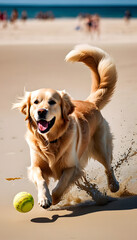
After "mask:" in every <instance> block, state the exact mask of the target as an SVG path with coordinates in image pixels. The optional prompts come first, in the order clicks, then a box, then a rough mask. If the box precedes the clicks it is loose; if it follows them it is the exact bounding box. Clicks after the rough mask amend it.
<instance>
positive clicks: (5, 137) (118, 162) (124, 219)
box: [0, 19, 137, 240]
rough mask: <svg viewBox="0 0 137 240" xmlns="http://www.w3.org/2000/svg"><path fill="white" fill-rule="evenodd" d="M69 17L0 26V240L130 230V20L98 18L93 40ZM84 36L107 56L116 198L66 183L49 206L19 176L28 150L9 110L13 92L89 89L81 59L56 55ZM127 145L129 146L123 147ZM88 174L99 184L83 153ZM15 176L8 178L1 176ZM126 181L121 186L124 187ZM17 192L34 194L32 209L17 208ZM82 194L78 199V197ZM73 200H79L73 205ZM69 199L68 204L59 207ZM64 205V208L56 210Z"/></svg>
mask: <svg viewBox="0 0 137 240" xmlns="http://www.w3.org/2000/svg"><path fill="white" fill-rule="evenodd" d="M76 25H77V20H72V19H71V20H67V19H66V20H64V21H63V20H56V21H53V22H38V21H28V22H26V24H24V25H23V24H22V23H21V22H18V23H17V26H16V27H17V28H16V29H14V27H13V26H11V25H9V26H8V28H7V29H2V26H0V36H1V37H0V75H1V94H0V109H1V113H0V123H1V124H0V150H1V161H0V165H1V166H0V189H1V195H0V196H1V198H0V239H3V240H9V239H10V240H12V239H14V240H16V239H20V240H22V239H30V238H31V239H43V238H45V239H49V240H52V239H55V238H56V239H68V240H70V239H76V240H82V239H91V238H92V239H94V240H96V239H97V240H99V239H105V240H107V239H108V240H109V239H111V240H114V239H117V240H129V239H132V240H134V239H136V237H137V230H136V225H137V196H136V194H137V155H136V151H137V148H136V140H137V113H136V102H137V77H136V76H137V20H132V22H131V23H130V25H129V26H125V24H124V22H123V20H105V19H104V20H102V21H101V36H100V39H95V38H94V39H93V38H91V37H90V36H87V34H86V33H84V32H77V31H75V26H76ZM87 42H88V43H90V44H92V45H96V46H99V47H101V48H103V49H104V50H106V51H107V52H108V53H110V54H111V56H112V57H113V58H114V60H115V62H116V65H117V70H118V83H117V88H116V91H115V94H114V96H113V98H112V101H111V102H110V103H109V104H108V105H107V106H106V108H105V109H104V110H103V111H102V114H103V116H104V117H105V118H106V119H107V121H108V122H109V123H110V126H111V130H112V132H113V134H114V137H115V138H114V161H113V165H114V168H115V169H116V175H117V178H118V180H119V181H120V184H121V190H120V191H119V193H118V194H117V195H112V196H116V197H119V196H120V195H122V194H123V196H124V194H125V193H126V194H125V195H128V194H127V193H133V195H134V196H130V197H126V198H122V197H120V198H119V200H117V201H115V202H112V203H109V204H108V205H105V206H96V205H95V204H94V203H93V202H92V201H91V199H90V198H88V197H87V196H86V195H85V194H84V193H83V192H82V191H81V192H79V191H78V190H76V189H72V190H71V193H70V194H69V195H68V196H66V200H64V202H62V206H61V205H60V206H58V207H54V209H51V210H50V211H47V210H44V209H41V208H39V207H38V206H37V191H36V189H35V187H34V185H33V184H32V183H30V182H29V181H28V179H27V166H29V164H30V158H29V149H28V146H27V144H26V142H25V140H24V135H25V130H26V127H25V122H24V116H23V115H21V114H20V113H18V112H17V111H15V110H14V111H13V110H11V106H12V103H13V102H15V101H16V97H17V96H22V95H23V89H24V87H25V88H26V90H30V91H31V90H34V89H37V88H41V87H51V88H54V89H66V91H67V92H69V93H70V94H71V96H72V97H73V98H75V99H84V98H85V97H87V96H88V94H89V92H90V85H91V78H90V71H89V70H88V69H87V67H85V66H84V65H82V64H80V63H78V64H69V63H65V62H64V57H65V55H66V54H67V53H68V52H69V51H70V50H71V49H72V48H73V46H74V45H75V44H77V43H87ZM131 148H132V149H131ZM88 172H89V177H90V178H91V179H92V181H93V182H94V181H95V182H96V183H97V184H98V186H99V188H100V190H101V191H104V190H105V191H106V192H107V193H108V194H109V195H110V194H111V193H110V192H109V191H108V190H107V187H106V177H105V176H104V169H103V167H102V166H100V165H99V164H97V163H96V162H94V161H93V160H91V164H89V166H88ZM14 177H19V178H21V179H19V180H15V181H12V180H11V181H8V180H6V178H14ZM125 188H126V191H125ZM20 191H28V192H30V193H31V194H32V195H33V196H34V199H35V206H34V208H33V210H32V211H31V212H29V213H26V214H21V213H18V212H17V211H16V210H14V208H13V206H12V201H13V197H14V195H15V194H16V193H18V192H20ZM87 199H88V200H89V199H90V201H88V202H85V200H87ZM78 201H82V202H84V203H83V204H81V205H80V206H76V203H77V202H78ZM65 205H71V206H69V207H66V208H65V207H63V206H65ZM64 208H65V209H64Z"/></svg>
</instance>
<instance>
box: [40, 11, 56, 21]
mask: <svg viewBox="0 0 137 240" xmlns="http://www.w3.org/2000/svg"><path fill="white" fill-rule="evenodd" d="M36 18H37V19H40V20H41V19H42V20H43V19H44V20H47V19H54V18H55V17H54V14H53V12H52V11H48V12H39V13H38V14H37V16H36Z"/></svg>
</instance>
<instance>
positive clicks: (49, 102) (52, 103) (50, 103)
mask: <svg viewBox="0 0 137 240" xmlns="http://www.w3.org/2000/svg"><path fill="white" fill-rule="evenodd" d="M48 104H49V105H55V104H56V102H55V101H54V100H49V101H48Z"/></svg>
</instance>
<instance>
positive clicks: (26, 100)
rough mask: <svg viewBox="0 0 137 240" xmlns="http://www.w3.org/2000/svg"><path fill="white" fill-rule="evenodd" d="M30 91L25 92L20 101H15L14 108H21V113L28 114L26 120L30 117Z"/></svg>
mask: <svg viewBox="0 0 137 240" xmlns="http://www.w3.org/2000/svg"><path fill="white" fill-rule="evenodd" d="M30 97H31V94H30V92H25V94H24V97H22V98H18V100H19V102H17V103H14V104H13V106H12V108H13V109H15V108H16V109H19V110H20V112H21V113H23V114H25V115H26V118H25V120H28V119H29V117H30Z"/></svg>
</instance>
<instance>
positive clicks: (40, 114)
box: [38, 108, 48, 119]
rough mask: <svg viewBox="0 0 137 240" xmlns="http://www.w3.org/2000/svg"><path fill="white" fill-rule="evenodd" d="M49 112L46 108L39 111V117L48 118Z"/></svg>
mask: <svg viewBox="0 0 137 240" xmlns="http://www.w3.org/2000/svg"><path fill="white" fill-rule="evenodd" d="M47 112H48V110H46V109H45V108H40V109H39V110H38V116H39V118H44V119H45V118H46V114H47Z"/></svg>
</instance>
